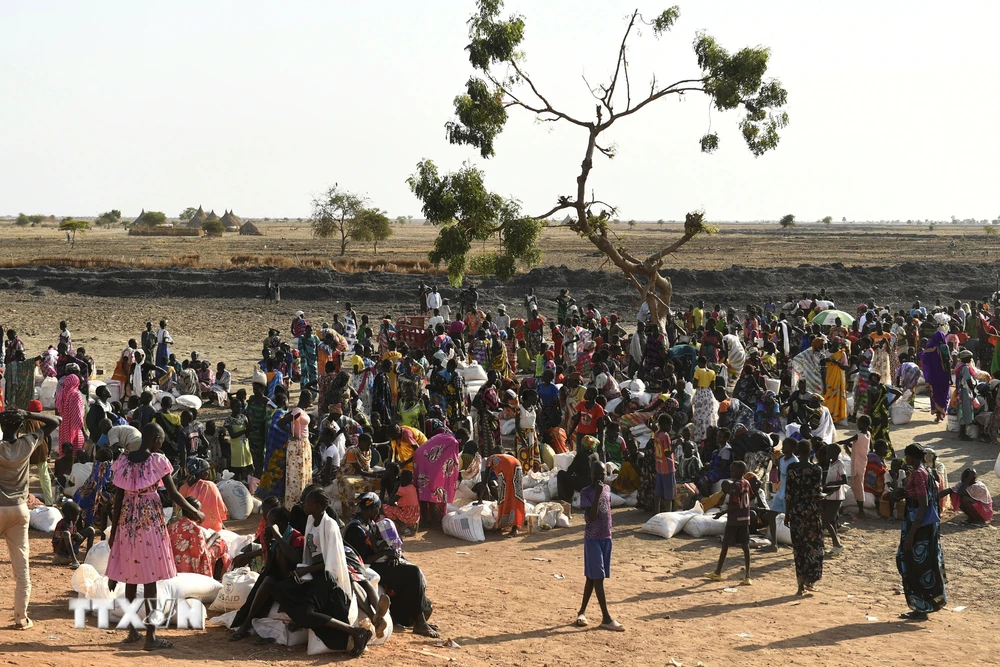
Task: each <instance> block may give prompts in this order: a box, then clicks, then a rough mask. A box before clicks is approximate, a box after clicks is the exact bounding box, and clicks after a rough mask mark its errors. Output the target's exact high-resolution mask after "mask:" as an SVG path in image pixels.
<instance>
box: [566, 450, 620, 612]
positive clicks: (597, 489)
mask: <svg viewBox="0 0 1000 667" xmlns="http://www.w3.org/2000/svg"><path fill="white" fill-rule="evenodd" d="M604 474H605V471H604V464H603V463H601V462H600V461H593V462H591V464H590V479H591V483H590V486H588V487H587V488H585V489H583V490H582V491H580V509H582V510H584V516H585V517H586V520H587V526H586V528H585V529H584V533H583V575H584V576H585V577H586V578H587V583H586V585H585V586H584V587H583V604H581V605H580V611H579V613H578V614H577V615H576V625H577V626H578V627H584V626H586V625H587V616H586V612H587V603H588V602H590V594H591V593H592V592H594V591H595V590H596V591H597V602H598V603H599V604H600V605H601V614H602V617H601V627H602V628H604V629H605V630H613V631H614V632H625V628H624V627H623V626H622V624H621V623H619V622H618V621H616V620H614V619H613V618H611V614H609V613H608V603H607V599H606V598H605V596H604V580H605V579H607V578H608V577H610V576H611V488H610V487H608V485H607V484H605V483H604Z"/></svg>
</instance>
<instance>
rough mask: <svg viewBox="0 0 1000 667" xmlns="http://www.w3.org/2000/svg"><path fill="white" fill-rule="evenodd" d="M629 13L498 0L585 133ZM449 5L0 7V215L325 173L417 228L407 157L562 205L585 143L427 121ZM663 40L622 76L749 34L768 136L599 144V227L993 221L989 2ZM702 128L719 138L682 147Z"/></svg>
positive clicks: (276, 188)
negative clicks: (471, 138) (772, 127)
mask: <svg viewBox="0 0 1000 667" xmlns="http://www.w3.org/2000/svg"><path fill="white" fill-rule="evenodd" d="M666 6H667V5H666V4H663V5H660V4H653V3H649V2H646V1H644V0H638V1H633V2H631V3H623V2H619V1H617V0H544V2H540V1H538V0H535V1H534V2H532V1H530V0H508V2H507V7H506V10H507V11H512V12H513V11H516V12H520V13H522V14H523V15H524V17H525V20H526V24H527V28H526V38H525V41H524V44H523V47H524V50H525V53H526V69H527V71H528V72H529V73H530V75H531V76H532V78H533V80H534V81H535V83H536V84H537V85H538V86H539V87H540V89H541V90H543V91H544V92H545V94H546V97H548V98H549V100H550V101H551V102H552V103H553V105H554V106H556V107H557V108H562V109H566V110H567V111H568V112H570V113H575V114H578V115H579V116H581V117H584V118H589V117H590V116H592V114H593V109H594V101H593V99H592V98H591V97H590V93H589V92H588V90H587V87H586V85H585V84H584V82H583V76H586V77H587V79H588V80H589V81H590V82H591V83H592V84H595V85H596V82H598V81H601V80H607V78H608V77H609V76H610V74H611V72H612V69H613V67H614V63H615V55H616V52H617V49H618V45H619V43H620V40H621V36H622V32H623V30H624V28H625V17H626V14H627V13H629V12H630V11H631V10H632V9H634V8H636V7H637V8H639V9H640V10H641V11H643V12H645V13H646V14H647V15H650V16H652V15H655V14H656V13H658V12H659V11H661V10H662V9H664V8H666ZM473 9H474V3H473V2H472V0H432V1H430V2H407V1H404V0H382V1H381V2H378V3H371V2H364V3H362V2H332V1H330V0H317V1H308V0H301V1H298V2H295V3H274V2H263V1H257V0H240V1H239V2H237V1H216V2H195V1H187V0H175V1H174V2H170V3H135V2H125V1H113V0H108V1H105V2H98V3H77V2H69V1H68V0H67V1H63V2H54V3H39V2H17V1H16V0H0V25H2V26H3V38H2V39H0V63H2V64H0V91H3V101H2V103H0V127H2V128H3V129H2V131H0V215H10V214H17V213H18V212H25V213H44V214H54V215H57V216H64V215H77V216H90V215H98V214H99V213H101V212H102V211H105V210H108V209H112V208H116V209H119V210H121V211H122V212H123V213H124V214H125V215H126V216H134V215H136V214H138V213H139V211H140V209H142V208H145V209H147V210H160V211H164V212H166V213H167V215H169V216H176V215H177V214H178V213H179V212H180V211H181V210H183V209H184V208H185V207H187V206H198V205H202V206H204V207H205V209H206V210H209V209H215V210H216V212H218V213H219V214H221V213H222V210H223V209H233V210H235V212H236V213H237V214H239V215H241V216H243V217H245V218H257V217H265V216H266V217H306V216H308V215H309V212H310V201H311V199H312V197H313V196H314V195H315V194H318V193H320V192H322V191H323V190H325V189H326V188H327V187H329V186H331V185H333V184H334V183H337V184H339V185H340V186H341V187H343V188H346V189H348V190H352V191H357V192H361V193H364V194H366V195H367V196H368V197H369V198H370V199H371V201H372V203H373V204H374V205H377V206H378V207H380V208H382V209H385V210H386V211H388V212H389V214H390V215H392V216H397V215H413V216H415V217H421V213H420V203H419V202H418V201H417V200H416V198H415V197H414V196H413V195H412V194H411V193H410V192H409V189H408V188H407V186H406V183H405V180H406V177H407V176H408V175H409V174H411V173H412V172H413V171H414V168H415V165H416V164H417V162H418V161H419V160H421V159H423V158H429V159H432V160H434V161H435V163H436V164H437V165H438V166H439V168H440V169H442V170H444V171H447V170H454V169H458V168H460V167H461V165H462V163H463V162H465V161H469V162H471V163H473V164H475V165H477V166H479V167H481V168H483V169H484V170H485V172H486V182H487V184H488V186H489V187H490V188H491V189H493V190H495V191H497V192H499V193H501V194H503V195H505V196H509V197H514V198H516V199H518V200H520V201H521V202H522V204H523V207H524V210H525V211H526V212H527V213H530V214H541V213H543V212H545V211H546V210H548V209H549V208H551V206H552V205H553V204H554V202H555V199H556V197H557V196H558V195H561V194H572V193H574V192H575V183H576V176H577V174H578V172H579V166H580V161H581V159H582V157H583V151H584V149H585V146H586V135H585V131H584V130H583V129H581V128H578V127H574V126H570V125H565V124H550V123H539V122H537V120H536V119H535V118H534V117H533V116H532V114H530V113H528V112H522V111H519V110H512V112H511V119H510V121H509V122H508V124H507V127H506V129H505V130H504V132H503V134H502V135H500V138H499V139H498V141H497V144H496V152H497V155H496V157H495V158H493V159H491V160H488V161H487V160H483V159H482V158H481V157H480V156H479V154H478V152H477V151H475V150H474V149H471V148H469V147H458V146H451V145H449V144H448V142H447V139H446V137H445V131H444V124H445V122H446V121H448V120H449V119H450V118H451V114H452V104H451V103H452V100H453V98H454V97H455V95H457V94H459V93H460V92H462V91H463V90H464V83H465V81H466V80H467V79H468V77H469V75H470V74H471V72H472V69H471V66H470V65H469V63H468V58H467V56H466V53H465V52H464V50H463V49H464V47H465V45H466V44H467V43H468V33H467V26H466V23H465V22H466V20H467V18H468V16H469V15H470V14H471V12H472V11H473ZM680 10H681V17H680V20H679V21H678V22H677V24H676V25H675V27H674V29H673V32H672V33H670V34H669V35H667V36H665V37H663V38H660V39H656V38H655V37H654V36H653V35H652V33H651V31H646V32H644V33H643V34H642V35H641V36H640V38H639V39H635V40H632V41H631V42H630V43H631V44H632V46H631V47H630V50H629V58H630V63H631V75H632V81H633V82H635V86H636V87H637V88H641V87H642V86H643V85H646V86H648V82H649V81H650V77H651V75H652V74H653V73H655V74H656V75H657V78H658V80H660V81H668V80H669V81H675V80H679V79H687V78H696V77H698V76H699V75H700V72H699V70H698V68H697V64H696V61H695V56H694V53H693V50H692V48H691V44H692V41H693V39H694V36H695V33H696V32H697V31H699V30H705V31H707V32H708V33H709V34H711V35H713V36H715V37H716V38H717V39H718V40H719V42H720V43H721V44H722V45H723V46H725V47H727V48H728V49H730V50H731V51H735V50H738V49H739V48H741V47H743V46H756V45H766V46H768V47H770V49H771V52H772V56H771V62H770V71H769V73H770V74H771V75H773V76H774V77H776V78H778V79H780V80H781V81H782V83H783V84H784V86H785V87H786V89H787V90H788V105H787V107H786V109H787V112H788V114H789V117H790V124H789V126H788V127H787V128H786V129H785V130H784V132H783V133H782V137H781V143H780V145H779V146H778V148H777V150H775V151H773V152H771V153H768V154H766V155H764V156H763V157H760V158H755V157H753V156H752V155H751V154H750V152H749V151H748V150H747V149H746V146H745V144H744V143H743V140H742V137H741V136H740V134H739V129H738V121H739V117H740V116H739V112H735V111H733V112H726V113H721V112H718V111H715V110H711V109H710V103H709V100H708V98H706V97H704V96H703V95H700V94H697V93H693V94H688V95H687V96H686V97H685V98H684V99H683V100H679V99H677V97H676V96H668V97H667V98H665V99H663V100H660V101H658V102H656V103H655V104H654V105H650V106H649V107H647V108H646V109H644V110H643V111H642V112H639V113H637V114H635V115H634V116H632V117H630V118H628V119H623V120H622V121H619V124H616V126H615V127H613V128H612V130H611V131H609V132H608V135H610V136H609V139H610V140H611V141H612V142H613V143H614V144H615V145H616V147H617V150H618V155H617V157H615V159H614V160H613V161H609V160H607V159H605V158H603V157H598V158H597V159H596V161H595V166H594V170H593V172H592V174H591V178H590V186H591V187H592V188H593V190H594V193H595V195H596V196H597V198H598V199H600V200H603V201H608V202H612V203H614V204H616V205H618V206H619V211H620V212H619V215H620V217H621V218H622V219H637V220H658V219H668V220H676V219H683V216H684V214H685V213H686V212H687V211H691V210H694V209H704V210H705V211H706V214H707V218H708V219H710V220H776V219H777V218H779V217H781V216H782V215H784V214H785V213H793V214H795V215H796V217H797V218H798V219H799V220H817V219H819V218H822V217H823V216H826V215H831V216H834V218H835V219H837V220H839V219H840V218H841V217H846V218H847V219H849V220H881V219H889V220H892V219H901V220H906V219H910V218H912V219H925V218H931V219H947V218H950V216H952V215H955V216H957V217H959V218H960V219H964V218H967V217H972V218H977V219H980V218H989V219H993V218H996V217H1000V198H998V197H997V193H998V192H1000V189H998V186H997V181H998V176H1000V167H998V164H1000V161H998V156H1000V130H998V129H997V122H996V118H997V110H998V109H1000V86H998V85H997V82H998V81H1000V57H998V56H1000V47H998V46H997V43H996V39H995V35H994V34H993V31H994V30H995V26H996V25H998V24H1000V3H997V2H994V1H993V0H978V1H977V0H966V1H964V2H961V3H946V4H942V3H940V2H935V3H931V2H928V1H925V0H909V1H902V0H900V1H892V0H880V1H879V2H861V1H860V0H857V1H854V0H852V1H849V2H841V3H814V2H797V1H788V2H777V1H769V0H764V1H762V2H754V3H748V2H736V1H734V0H730V1H723V0H719V1H716V2H686V3H684V2H681V3H680ZM709 128H711V129H712V130H714V131H717V132H718V133H719V137H720V140H721V145H720V148H719V150H718V151H717V152H716V153H714V154H712V155H704V154H702V153H700V151H699V146H698V139H699V138H700V137H701V136H702V135H703V134H704V133H705V132H706V131H708V130H709Z"/></svg>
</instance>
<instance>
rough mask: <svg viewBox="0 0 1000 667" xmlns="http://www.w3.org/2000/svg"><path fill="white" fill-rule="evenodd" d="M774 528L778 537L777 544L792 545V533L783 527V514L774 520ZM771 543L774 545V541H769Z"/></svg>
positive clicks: (786, 527)
mask: <svg viewBox="0 0 1000 667" xmlns="http://www.w3.org/2000/svg"><path fill="white" fill-rule="evenodd" d="M774 527H775V532H776V533H777V535H778V544H791V543H792V531H791V530H790V529H789V528H788V526H786V525H785V515H784V514H779V515H778V518H777V519H775V520H774ZM771 543H772V544H773V543H774V539H771Z"/></svg>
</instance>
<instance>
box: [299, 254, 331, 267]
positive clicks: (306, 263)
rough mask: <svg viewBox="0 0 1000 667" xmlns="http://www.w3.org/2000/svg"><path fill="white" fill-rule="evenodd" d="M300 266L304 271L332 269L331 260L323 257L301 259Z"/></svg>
mask: <svg viewBox="0 0 1000 667" xmlns="http://www.w3.org/2000/svg"><path fill="white" fill-rule="evenodd" d="M299 266H301V267H302V268H304V269H329V268H331V264H330V260H328V259H325V258H323V257H301V258H299Z"/></svg>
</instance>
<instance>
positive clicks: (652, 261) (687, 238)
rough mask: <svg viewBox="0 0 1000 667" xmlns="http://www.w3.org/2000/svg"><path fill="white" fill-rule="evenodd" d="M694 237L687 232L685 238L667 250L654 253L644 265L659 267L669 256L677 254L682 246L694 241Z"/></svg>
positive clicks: (675, 242) (669, 246)
mask: <svg viewBox="0 0 1000 667" xmlns="http://www.w3.org/2000/svg"><path fill="white" fill-rule="evenodd" d="M694 236H695V235H694V234H689V233H686V232H685V234H684V236H682V237H680V238H679V239H677V240H676V241H674V242H673V243H671V244H670V245H668V246H667V247H666V248H663V249H662V250H660V251H658V252H655V253H653V254H652V255H650V256H649V257H647V258H646V261H645V262H643V263H644V264H646V265H647V266H653V265H658V264H659V263H660V260H662V259H663V258H664V257H666V256H667V255H669V254H671V253H673V252H676V251H677V250H678V249H679V248H680V247H681V246H682V245H684V244H685V243H687V242H688V241H690V240H691V239H693V238H694Z"/></svg>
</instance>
